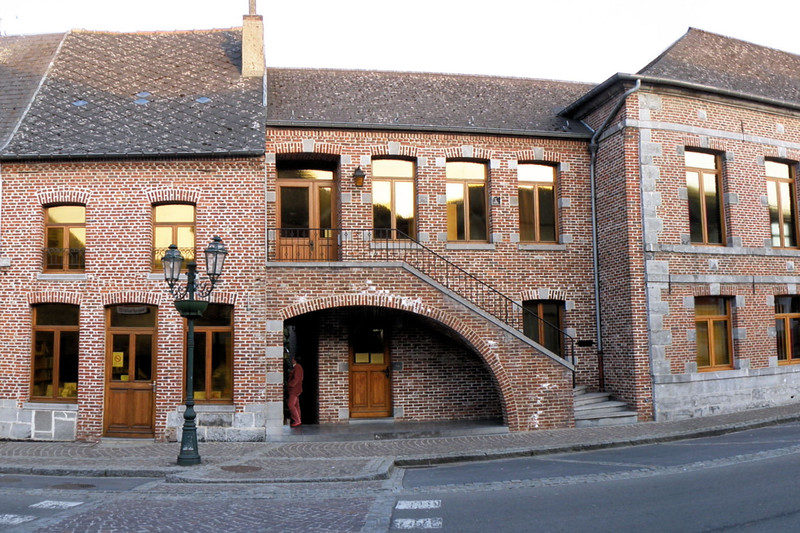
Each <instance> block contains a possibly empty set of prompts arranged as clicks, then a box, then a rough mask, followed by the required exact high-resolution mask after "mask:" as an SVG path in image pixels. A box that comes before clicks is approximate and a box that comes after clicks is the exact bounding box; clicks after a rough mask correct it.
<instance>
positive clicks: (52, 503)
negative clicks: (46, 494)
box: [29, 500, 83, 509]
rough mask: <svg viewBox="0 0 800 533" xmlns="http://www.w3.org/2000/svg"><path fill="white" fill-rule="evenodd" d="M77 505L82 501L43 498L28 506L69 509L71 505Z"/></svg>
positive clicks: (81, 503)
mask: <svg viewBox="0 0 800 533" xmlns="http://www.w3.org/2000/svg"><path fill="white" fill-rule="evenodd" d="M78 505H83V502H62V501H56V500H44V501H42V502H39V503H34V504H33V505H30V506H29V507H33V508H34V509H69V508H71V507H77V506H78Z"/></svg>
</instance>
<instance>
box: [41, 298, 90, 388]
mask: <svg viewBox="0 0 800 533" xmlns="http://www.w3.org/2000/svg"><path fill="white" fill-rule="evenodd" d="M79 315H80V308H79V307H78V306H77V305H68V304H41V305H36V306H34V307H33V364H32V371H33V372H32V378H31V399H32V400H42V401H72V402H74V401H76V399H77V397H78V339H79V333H78V329H79V327H78V318H79Z"/></svg>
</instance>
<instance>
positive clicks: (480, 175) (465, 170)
mask: <svg viewBox="0 0 800 533" xmlns="http://www.w3.org/2000/svg"><path fill="white" fill-rule="evenodd" d="M445 174H446V176H447V179H449V180H475V181H486V165H485V164H483V163H474V162H471V161H448V162H447V163H446V164H445Z"/></svg>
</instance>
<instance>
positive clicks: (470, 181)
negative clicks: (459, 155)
mask: <svg viewBox="0 0 800 533" xmlns="http://www.w3.org/2000/svg"><path fill="white" fill-rule="evenodd" d="M450 163H475V164H477V165H481V166H482V167H483V169H484V170H483V175H484V177H483V180H478V179H476V178H451V177H446V180H445V181H446V185H445V187H447V186H449V185H452V184H459V185H461V186H462V187H463V198H464V238H463V239H458V238H455V239H453V238H451V237H450V224H451V220H450V209H449V207H450V206H449V203H450V202H449V199H448V197H447V190H446V189H445V202H446V204H447V208H448V209H447V216H446V221H447V240H448V241H449V242H465V243H466V242H476V243H478V242H479V243H485V242H489V235H490V233H489V231H490V226H491V224H490V220H489V216H490V212H491V206H490V205H489V165H488V163H487V162H486V161H472V160H464V159H451V160H448V161H447V162H446V163H445V173H447V165H449V164H450ZM470 185H482V186H483V205H484V208H485V212H484V217H485V219H486V226H485V228H484V231H485V234H486V238H485V239H470V235H471V233H472V227H471V222H470V213H471V212H472V206H470V200H469V186H470ZM456 232H458V228H456Z"/></svg>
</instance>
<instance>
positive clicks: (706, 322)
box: [694, 296, 733, 370]
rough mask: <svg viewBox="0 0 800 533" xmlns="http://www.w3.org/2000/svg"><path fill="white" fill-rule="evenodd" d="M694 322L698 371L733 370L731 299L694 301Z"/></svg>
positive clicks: (719, 298)
mask: <svg viewBox="0 0 800 533" xmlns="http://www.w3.org/2000/svg"><path fill="white" fill-rule="evenodd" d="M694 321H695V332H696V342H697V368H698V369H699V370H716V369H728V368H732V367H733V357H732V353H731V352H732V346H733V343H732V340H731V307H730V299H729V298H724V297H716V296H704V297H696V298H695V299H694Z"/></svg>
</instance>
